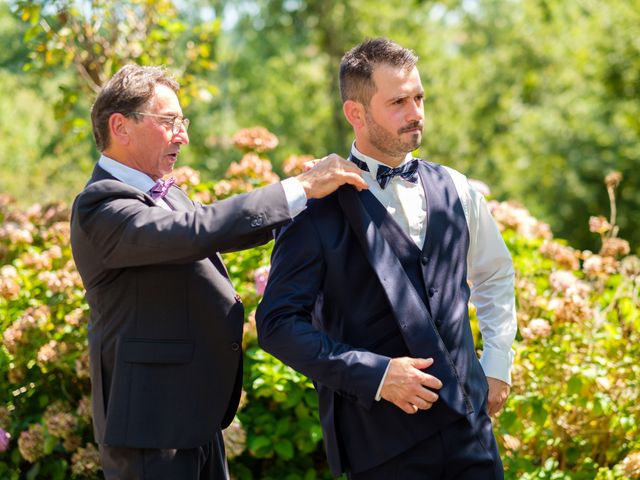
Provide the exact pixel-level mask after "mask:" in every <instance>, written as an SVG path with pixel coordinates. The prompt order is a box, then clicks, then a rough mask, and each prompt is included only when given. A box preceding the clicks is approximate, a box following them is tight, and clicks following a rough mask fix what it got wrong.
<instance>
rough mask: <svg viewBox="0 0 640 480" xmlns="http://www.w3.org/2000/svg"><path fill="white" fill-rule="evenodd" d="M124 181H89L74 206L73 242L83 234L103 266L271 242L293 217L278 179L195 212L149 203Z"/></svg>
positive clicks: (179, 258) (188, 257) (181, 258)
mask: <svg viewBox="0 0 640 480" xmlns="http://www.w3.org/2000/svg"><path fill="white" fill-rule="evenodd" d="M121 185H122V184H121V183H120V182H116V181H111V180H105V181H101V182H96V183H94V184H91V185H89V186H88V187H87V188H86V189H85V190H84V191H83V192H82V193H81V194H80V195H79V196H78V198H76V201H75V202H74V206H73V209H72V218H71V231H72V241H73V240H74V236H76V237H77V236H83V237H84V239H85V240H86V241H87V242H88V243H89V244H91V245H92V247H93V250H94V251H97V252H100V256H101V258H100V261H101V263H102V265H103V267H105V268H123V267H131V266H140V265H150V264H159V263H179V262H190V261H195V260H199V259H203V258H205V257H207V256H210V255H212V254H214V253H215V252H219V251H230V250H239V249H242V248H246V247H249V246H254V245H256V244H262V243H266V242H268V241H269V240H271V239H272V238H273V234H272V232H273V229H274V228H276V227H278V226H280V225H283V224H284V223H286V222H289V221H291V218H290V216H289V208H288V205H287V201H286V197H285V195H284V192H283V190H282V186H281V185H280V184H279V183H277V184H274V185H269V186H267V187H264V188H261V189H258V190H256V191H254V192H251V193H247V194H243V195H237V196H234V197H231V198H228V199H225V200H222V201H220V202H216V203H214V204H212V205H206V206H202V205H197V204H195V208H194V209H193V210H191V211H168V210H164V209H162V208H158V207H150V206H149V205H147V203H145V201H144V198H143V197H144V194H142V193H136V192H134V191H133V190H126V189H123V188H122V186H121ZM74 233H75V234H76V235H74Z"/></svg>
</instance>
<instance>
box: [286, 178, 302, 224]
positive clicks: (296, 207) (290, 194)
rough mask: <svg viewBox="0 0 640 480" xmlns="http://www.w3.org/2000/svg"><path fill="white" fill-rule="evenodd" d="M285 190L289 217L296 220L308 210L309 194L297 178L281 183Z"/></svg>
mask: <svg viewBox="0 0 640 480" xmlns="http://www.w3.org/2000/svg"><path fill="white" fill-rule="evenodd" d="M280 184H281V185H282V188H283V189H284V196H285V197H286V198H287V203H288V204H289V215H291V218H294V217H295V216H296V215H298V214H300V213H301V212H302V211H303V210H304V209H305V208H307V194H306V193H305V192H304V187H303V186H302V183H300V180H298V179H297V178H295V177H289V178H285V179H284V180H282V181H281V182H280Z"/></svg>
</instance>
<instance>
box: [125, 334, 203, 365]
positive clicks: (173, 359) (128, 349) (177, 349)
mask: <svg viewBox="0 0 640 480" xmlns="http://www.w3.org/2000/svg"><path fill="white" fill-rule="evenodd" d="M120 349H121V353H120V355H121V358H122V360H124V361H125V362H127V363H165V364H168V363H172V364H180V363H189V362H190V361H191V359H192V358H193V350H194V344H193V342H192V341H189V340H156V339H146V338H127V339H124V341H123V342H122V345H121V346H120Z"/></svg>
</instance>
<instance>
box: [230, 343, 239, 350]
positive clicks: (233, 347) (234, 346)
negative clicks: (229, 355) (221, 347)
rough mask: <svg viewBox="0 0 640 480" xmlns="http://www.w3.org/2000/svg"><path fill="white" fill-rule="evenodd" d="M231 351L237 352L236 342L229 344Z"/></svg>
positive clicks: (237, 345)
mask: <svg viewBox="0 0 640 480" xmlns="http://www.w3.org/2000/svg"><path fill="white" fill-rule="evenodd" d="M231 350H233V351H234V352H237V351H238V350H240V345H239V344H237V343H236V342H233V343H232V344H231Z"/></svg>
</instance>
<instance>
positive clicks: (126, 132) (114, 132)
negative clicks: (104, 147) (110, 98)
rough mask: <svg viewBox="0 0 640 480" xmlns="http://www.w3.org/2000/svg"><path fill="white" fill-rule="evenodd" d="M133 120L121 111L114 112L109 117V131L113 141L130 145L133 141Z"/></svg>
mask: <svg viewBox="0 0 640 480" xmlns="http://www.w3.org/2000/svg"><path fill="white" fill-rule="evenodd" d="M130 125H131V122H130V120H129V119H128V118H127V117H125V116H124V115H123V114H121V113H112V114H111V116H110V117H109V133H110V134H111V141H113V142H116V143H118V144H120V145H129V143H130V142H131V128H130Z"/></svg>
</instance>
